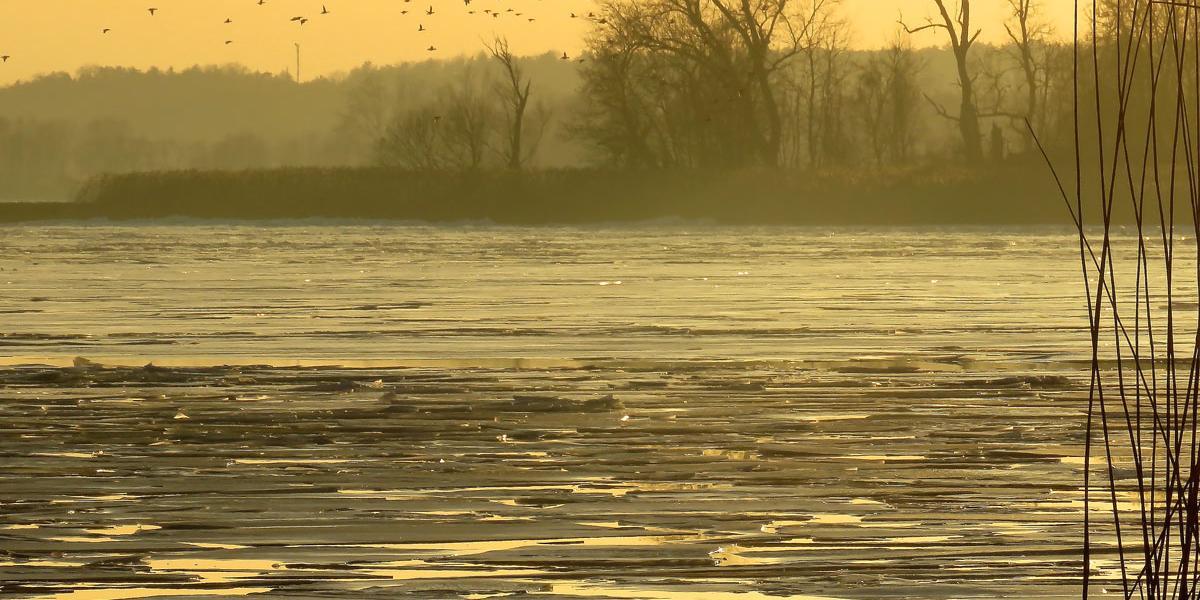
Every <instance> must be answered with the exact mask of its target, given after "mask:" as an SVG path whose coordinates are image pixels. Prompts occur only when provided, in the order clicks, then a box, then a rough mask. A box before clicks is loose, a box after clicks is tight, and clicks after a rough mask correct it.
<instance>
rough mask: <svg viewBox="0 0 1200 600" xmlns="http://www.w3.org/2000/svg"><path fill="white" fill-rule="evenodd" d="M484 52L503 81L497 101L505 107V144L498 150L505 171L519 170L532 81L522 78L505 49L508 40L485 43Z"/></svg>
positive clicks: (522, 73) (498, 39) (521, 72)
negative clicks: (494, 63)
mask: <svg viewBox="0 0 1200 600" xmlns="http://www.w3.org/2000/svg"><path fill="white" fill-rule="evenodd" d="M487 50H488V53H489V54H491V55H492V58H494V59H496V62H498V63H500V66H501V68H502V69H503V72H504V75H503V81H502V82H501V84H500V85H499V86H498V87H497V91H498V93H499V95H500V101H501V103H502V104H503V105H504V108H505V115H504V116H505V122H506V125H507V129H506V131H505V136H504V137H505V142H506V143H505V144H504V145H503V146H502V147H501V155H502V156H503V158H504V162H505V164H506V165H507V166H508V168H510V169H512V170H514V171H519V170H521V169H522V168H523V167H524V165H525V158H526V155H525V150H524V143H525V140H524V135H525V116H526V111H527V110H528V109H529V96H530V94H531V93H532V91H533V82H532V81H531V80H529V78H527V77H526V76H525V72H524V70H523V69H522V68H521V65H520V63H519V62H518V60H517V58H516V57H515V56H514V55H513V53H512V50H511V49H510V48H509V45H508V40H507V39H505V38H496V39H495V40H494V41H493V42H492V43H491V44H487Z"/></svg>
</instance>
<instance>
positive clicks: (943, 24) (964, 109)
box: [900, 0, 983, 165]
mask: <svg viewBox="0 0 1200 600" xmlns="http://www.w3.org/2000/svg"><path fill="white" fill-rule="evenodd" d="M946 2H947V0H933V3H934V4H935V5H936V6H937V9H938V14H939V15H940V18H941V20H940V21H934V20H930V21H929V22H928V23H926V24H925V25H922V26H919V27H909V26H908V25H905V24H904V21H903V19H901V21H900V24H901V26H903V27H904V29H905V31H907V32H908V33H910V34H913V33H917V32H920V31H925V30H927V29H942V30H944V31H945V32H946V37H947V38H949V40H950V49H951V51H952V52H953V53H954V61H955V64H956V67H957V69H958V87H959V94H960V102H959V109H958V114H957V115H951V114H950V113H949V112H948V111H947V110H946V109H945V108H943V107H942V106H941V105H940V104H938V103H936V102H934V101H933V100H932V99H930V103H931V104H933V106H934V109H935V110H937V112H938V114H939V115H941V116H943V117H946V118H948V119H952V120H954V121H956V122H958V130H959V133H960V135H961V136H962V141H963V152H964V155H965V156H966V159H967V162H968V163H969V164H973V165H974V164H979V163H980V162H982V161H983V136H982V134H981V133H980V129H979V108H978V106H977V105H976V103H975V79H974V76H972V74H971V67H970V63H969V58H970V54H971V48H972V46H974V45H975V42H976V40H978V39H979V34H980V32H981V31H982V30H980V29H975V30H974V31H972V29H971V0H957V3H956V6H955V8H956V10H955V11H954V13H953V14H951V12H950V9H949V8H947V6H946ZM927 98H928V97H927Z"/></svg>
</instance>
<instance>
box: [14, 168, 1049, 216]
mask: <svg viewBox="0 0 1200 600" xmlns="http://www.w3.org/2000/svg"><path fill="white" fill-rule="evenodd" d="M1043 169H1045V167H1044V166H1040V165H1033V164H1029V165H1025V164H1021V165H1015V164H1014V165H1006V166H1004V167H1002V168H995V169H989V170H986V171H966V170H950V171H929V170H922V171H896V172H890V173H883V174H872V175H871V176H870V177H866V176H863V175H862V174H861V173H858V172H848V171H843V172H830V173H821V174H817V175H812V174H804V173H799V172H790V171H786V172H784V171H772V172H765V171H746V172H737V173H712V172H702V171H633V172H631V171H604V170H562V171H545V172H535V173H525V174H516V173H505V172H475V173H461V172H415V171H399V170H392V169H384V168H321V169H318V168H295V169H273V170H259V171H241V172H234V171H172V172H155V173H137V174H123V175H107V176H102V177H99V178H97V179H95V180H92V181H90V182H89V183H88V184H86V185H85V186H84V188H83V189H82V190H81V192H80V193H79V194H78V197H77V199H76V201H74V202H13V203H0V223H21V222H36V221H82V220H93V219H103V220H109V221H134V220H159V219H170V218H181V217H182V218H196V219H221V220H248V221H263V220H302V219H347V220H373V221H417V222H430V223H454V222H490V223H496V224H502V225H505V224H510V225H560V224H568V225H569V224H598V223H626V222H645V221H655V220H662V219H679V220H684V221H700V222H711V223H714V224H730V225H1068V226H1069V225H1070V222H1071V220H1070V215H1069V214H1068V213H1067V211H1066V209H1065V207H1064V205H1063V202H1062V198H1061V196H1060V194H1059V192H1058V191H1057V189H1056V188H1054V186H1053V181H1052V179H1051V178H1050V177H1049V175H1048V174H1047V173H1045V172H1043V171H1042V170H1043Z"/></svg>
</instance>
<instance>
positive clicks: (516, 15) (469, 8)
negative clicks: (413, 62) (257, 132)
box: [0, 0, 604, 64]
mask: <svg viewBox="0 0 1200 600" xmlns="http://www.w3.org/2000/svg"><path fill="white" fill-rule="evenodd" d="M251 1H253V2H254V4H257V5H258V6H265V5H266V4H267V3H268V2H269V1H270V0H251ZM428 1H430V2H434V1H435V0H428ZM454 1H455V2H462V7H461V8H462V10H463V11H465V13H466V14H467V15H478V16H483V17H491V18H493V19H499V18H501V17H507V18H512V19H521V20H524V21H525V22H528V23H533V22H535V21H537V17H534V16H531V15H529V14H526V13H525V12H524V11H521V10H517V9H515V8H512V7H509V8H505V9H503V10H496V9H491V8H484V9H477V8H475V7H474V6H473V3H474V2H475V0H454ZM493 1H497V0H493ZM499 1H508V2H513V1H516V0H499ZM538 1H539V2H540V0H538ZM401 2H402V3H403V4H412V2H413V0H401ZM421 3H422V4H423V3H424V2H421ZM159 12H161V11H160V9H159V8H158V7H155V6H152V7H148V8H146V13H147V14H148V15H149V17H155V16H156V15H158V14H159ZM441 12H444V11H443V10H442V9H437V8H434V4H429V6H428V8H425V9H419V8H418V9H408V8H405V9H403V10H401V11H400V13H401V14H402V15H408V14H416V15H418V16H422V17H425V18H430V17H434V16H435V15H438V14H440V13H441ZM333 14H334V11H332V10H330V9H329V7H328V6H326V5H324V4H322V5H321V11H320V12H319V13H317V14H316V16H314V17H313V18H329V17H330V16H331V15H333ZM569 17H570V18H571V19H585V20H588V21H592V22H593V23H599V24H603V23H604V19H603V18H602V17H599V16H597V15H596V14H595V13H592V12H586V13H575V12H570V13H569ZM289 21H290V22H291V23H294V24H296V26H298V27H304V26H305V25H307V24H308V23H309V22H310V18H309V17H308V16H306V15H296V16H292V17H291V18H290V19H289ZM224 24H225V25H233V24H234V20H233V18H232V17H225V19H224ZM416 31H417V32H418V33H426V32H429V31H430V29H429V28H426V27H425V21H424V20H422V21H420V22H418V23H417V28H416ZM100 33H101V35H109V34H111V33H113V28H111V27H103V28H101V29H100ZM233 43H234V40H233V39H225V45H226V46H228V45H231V44H233ZM426 50H427V51H428V52H437V50H438V48H437V46H436V45H434V44H430V45H429V48H427V49H426ZM561 58H562V60H571V57H570V56H569V55H568V54H567V53H566V52H564V53H563V55H562V57H561ZM10 59H12V56H11V55H9V54H0V64H6V63H8V62H9V60H10ZM577 60H578V61H579V62H583V59H577Z"/></svg>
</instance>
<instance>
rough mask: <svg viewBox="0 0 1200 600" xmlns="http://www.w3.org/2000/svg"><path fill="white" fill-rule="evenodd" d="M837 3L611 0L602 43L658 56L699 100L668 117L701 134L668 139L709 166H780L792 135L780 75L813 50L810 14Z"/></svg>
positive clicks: (683, 101)
mask: <svg viewBox="0 0 1200 600" xmlns="http://www.w3.org/2000/svg"><path fill="white" fill-rule="evenodd" d="M832 4H834V1H833V0H602V1H601V2H600V9H601V10H600V13H599V17H598V18H597V19H596V23H597V25H598V34H597V36H596V37H597V38H598V39H600V40H611V41H615V42H617V43H620V44H624V45H628V46H631V47H633V48H635V49H636V50H635V52H636V53H638V54H641V55H644V56H646V57H653V61H654V62H655V63H657V64H659V65H666V66H668V67H669V69H670V72H669V73H664V74H665V75H667V76H668V77H670V78H671V79H672V80H673V82H674V83H676V84H679V85H682V86H684V87H685V88H686V90H687V91H688V92H690V93H692V96H691V97H690V98H684V97H682V96H681V94H680V93H674V94H671V98H672V99H674V100H677V101H678V102H675V103H665V104H664V106H662V107H661V108H664V109H666V108H669V109H670V110H672V111H676V112H673V113H671V114H668V115H665V116H666V117H668V118H669V120H670V121H672V122H675V123H679V122H680V121H681V120H687V119H692V120H693V123H692V125H694V127H690V128H677V129H676V130H675V132H674V133H673V134H669V135H668V136H667V137H664V138H662V139H663V140H670V141H673V142H679V143H681V145H679V146H677V147H678V148H680V149H688V148H691V149H695V150H700V152H699V153H698V154H696V155H695V156H697V158H698V159H699V160H702V161H710V160H712V157H714V156H715V157H722V158H724V159H727V160H729V161H732V163H733V164H731V165H729V166H736V165H737V163H738V162H742V163H753V164H760V165H768V166H775V165H777V164H778V162H779V160H780V156H781V149H782V146H783V139H784V134H785V119H784V115H783V110H782V107H781V102H780V96H779V86H778V83H779V82H778V79H779V78H780V73H781V72H782V71H784V69H785V68H786V67H787V65H788V64H789V63H790V62H791V61H792V59H794V58H795V57H796V56H797V55H798V54H799V53H800V50H801V48H802V46H803V40H804V38H805V29H806V28H807V27H808V24H809V22H810V20H811V19H810V18H809V15H810V13H811V10H808V9H806V7H808V8H811V7H813V6H826V5H832ZM812 10H816V9H812ZM667 104H669V106H667ZM681 110H682V111H684V114H680V113H679V112H678V111H681ZM651 123H654V124H658V125H666V124H667V123H664V122H662V121H661V120H652V121H651ZM680 136H682V137H680ZM696 144H699V145H698V146H697V145H696ZM743 149H744V150H743Z"/></svg>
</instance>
